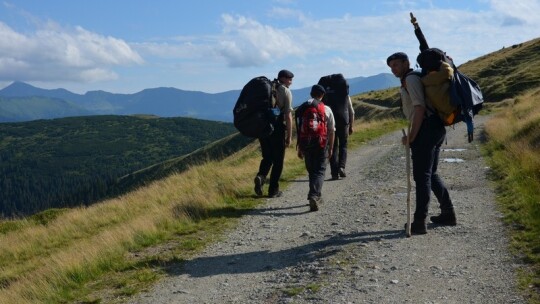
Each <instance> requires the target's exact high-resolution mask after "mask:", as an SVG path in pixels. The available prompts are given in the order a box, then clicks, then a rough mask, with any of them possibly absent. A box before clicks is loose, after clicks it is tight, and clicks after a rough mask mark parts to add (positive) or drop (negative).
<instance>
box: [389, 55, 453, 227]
mask: <svg viewBox="0 0 540 304" xmlns="http://www.w3.org/2000/svg"><path fill="white" fill-rule="evenodd" d="M386 63H387V65H388V66H389V67H390V69H391V70H392V73H393V74H394V75H395V76H396V77H398V78H400V80H401V89H400V93H401V101H402V108H403V113H404V114H405V116H406V117H407V119H408V120H409V122H410V131H409V134H408V136H403V137H402V140H401V141H402V144H404V145H406V144H407V141H408V143H409V145H410V148H411V154H412V167H413V178H414V182H415V185H416V210H415V212H414V220H413V222H412V224H411V233H412V234H426V233H427V228H426V217H427V215H428V208H429V201H430V196H431V191H433V193H434V194H435V197H436V198H437V200H438V201H439V206H440V208H441V214H440V215H439V216H432V217H431V221H432V222H434V223H436V224H442V225H452V226H453V225H456V216H455V213H454V206H453V204H452V200H451V199H450V194H449V192H448V189H447V188H446V187H445V185H444V183H443V181H442V180H441V178H440V177H439V175H438V174H437V166H438V163H439V153H440V148H441V145H442V143H443V141H444V138H445V136H446V130H445V128H444V125H443V122H442V120H441V119H439V117H438V116H437V115H436V114H434V113H433V112H432V111H430V110H429V109H427V108H426V97H425V95H424V86H423V84H422V81H421V79H420V76H419V75H418V73H416V72H413V70H412V69H411V68H410V63H409V58H408V56H407V54H405V53H402V52H398V53H394V54H392V55H390V56H389V57H388V59H387V60H386ZM428 102H429V101H428Z"/></svg>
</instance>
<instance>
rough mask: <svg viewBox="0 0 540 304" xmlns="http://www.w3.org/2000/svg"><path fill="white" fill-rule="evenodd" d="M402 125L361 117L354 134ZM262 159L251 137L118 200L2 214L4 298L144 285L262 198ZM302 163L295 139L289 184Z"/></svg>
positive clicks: (84, 297) (99, 294)
mask: <svg viewBox="0 0 540 304" xmlns="http://www.w3.org/2000/svg"><path fill="white" fill-rule="evenodd" d="M400 125H401V122H398V121H379V122H372V123H362V124H357V125H356V129H357V132H356V133H355V134H354V135H353V137H352V138H351V139H352V142H353V144H354V142H357V143H359V142H363V141H367V140H369V139H372V138H374V137H377V136H379V135H381V134H384V133H386V132H388V131H390V130H393V129H396V128H398V127H399V126H400ZM259 161H260V153H259V151H258V145H257V144H256V143H253V144H251V145H249V146H248V147H246V148H245V149H243V150H242V151H240V152H238V153H236V154H234V155H232V156H230V157H228V158H226V159H225V160H223V161H220V162H216V161H211V160H209V161H208V162H207V163H205V164H203V165H198V166H193V167H191V168H190V169H188V170H186V171H185V172H182V173H177V174H173V175H171V176H169V177H167V178H164V179H162V180H160V181H157V182H154V183H152V184H150V185H148V186H145V187H141V188H139V189H137V190H136V191H133V192H131V193H129V194H126V195H123V196H121V197H118V198H116V199H110V200H106V201H103V202H101V203H98V204H95V205H92V206H90V207H87V208H76V209H63V210H48V211H47V212H44V213H41V214H39V215H36V216H34V217H31V218H27V219H21V220H12V221H5V222H0V303H62V302H72V301H75V300H77V301H79V302H115V301H121V299H122V298H123V297H127V296H129V295H131V294H133V293H137V292H140V291H141V290H143V289H144V288H146V287H147V286H148V285H149V284H151V283H152V282H153V281H155V280H157V279H159V278H160V277H161V276H163V274H164V273H165V271H166V269H167V267H169V266H170V265H172V264H175V263H179V262H181V261H182V260H183V259H185V258H186V257H189V256H190V255H192V254H194V253H196V252H197V251H198V250H200V249H201V248H203V246H204V245H205V244H206V243H208V242H211V241H215V240H216V238H219V237H220V235H222V232H223V231H224V230H226V229H227V228H229V227H231V226H232V225H233V224H234V222H235V219H236V218H238V217H240V216H241V215H242V214H243V213H244V212H245V211H246V210H249V209H250V208H252V207H253V206H255V205H256V204H259V203H261V202H263V200H262V199H258V198H256V197H255V196H254V195H253V194H252V192H253V176H255V174H256V171H257V168H258V165H259ZM304 172H305V169H304V165H303V162H302V161H300V160H299V159H298V158H297V157H296V153H295V151H294V147H291V148H289V149H288V150H287V152H286V161H285V171H284V173H283V176H282V185H283V186H284V187H285V186H286V184H287V182H286V181H287V180H288V179H290V178H293V177H295V176H297V175H298V174H301V173H302V174H303V173H304ZM306 191H307V189H306Z"/></svg>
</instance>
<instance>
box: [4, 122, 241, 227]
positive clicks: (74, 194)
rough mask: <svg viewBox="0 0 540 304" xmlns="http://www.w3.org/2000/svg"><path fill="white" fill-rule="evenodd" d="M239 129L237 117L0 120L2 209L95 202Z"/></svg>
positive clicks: (15, 212)
mask: <svg viewBox="0 0 540 304" xmlns="http://www.w3.org/2000/svg"><path fill="white" fill-rule="evenodd" d="M234 132H236V129H235V128H234V126H233V125H232V124H230V123H223V122H215V121H207V120H199V119H191V118H180V117H176V118H156V117H138V116H114V115H106V116H84V117H69V118H60V119H52V120H36V121H31V122H23V123H1V124H0V202H2V204H0V216H3V217H12V216H25V215H30V214H34V213H36V212H39V211H43V210H46V209H49V208H64V207H74V206H81V205H90V204H92V203H94V202H96V201H98V200H101V199H104V198H107V197H110V196H114V195H117V194H119V193H121V192H122V189H119V188H118V187H116V186H115V185H116V182H117V180H118V179H119V178H120V177H122V176H124V175H126V174H129V173H131V172H134V171H137V170H140V169H142V168H145V167H148V166H150V165H153V164H156V163H159V162H162V161H165V160H167V159H171V158H175V157H178V156H182V155H185V154H188V153H190V152H192V151H194V150H196V149H198V148H201V147H203V146H205V145H207V144H209V143H212V142H214V141H216V140H218V139H220V138H223V137H225V136H227V135H230V134H232V133H234Z"/></svg>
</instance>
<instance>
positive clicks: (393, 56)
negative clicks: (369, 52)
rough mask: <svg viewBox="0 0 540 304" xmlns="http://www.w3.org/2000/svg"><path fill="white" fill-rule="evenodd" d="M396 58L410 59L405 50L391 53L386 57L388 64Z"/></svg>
mask: <svg viewBox="0 0 540 304" xmlns="http://www.w3.org/2000/svg"><path fill="white" fill-rule="evenodd" d="M395 59H402V60H409V57H408V56H407V54H405V53H403V52H397V53H394V54H392V55H390V56H389V57H388V58H387V59H386V64H387V65H388V64H390V61H392V60H395Z"/></svg>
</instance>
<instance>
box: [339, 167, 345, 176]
mask: <svg viewBox="0 0 540 304" xmlns="http://www.w3.org/2000/svg"><path fill="white" fill-rule="evenodd" d="M338 174H339V177H347V174H345V169H344V168H339V172H338Z"/></svg>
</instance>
